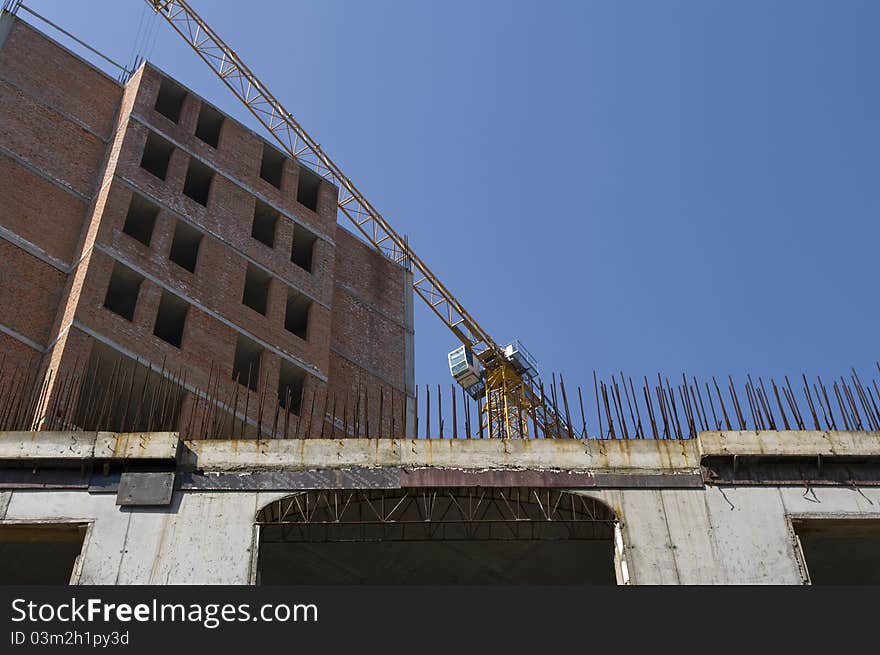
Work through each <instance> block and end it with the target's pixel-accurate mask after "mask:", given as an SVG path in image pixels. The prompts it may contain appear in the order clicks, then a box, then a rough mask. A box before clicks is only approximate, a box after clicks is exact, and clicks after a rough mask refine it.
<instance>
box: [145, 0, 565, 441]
mask: <svg viewBox="0 0 880 655" xmlns="http://www.w3.org/2000/svg"><path fill="white" fill-rule="evenodd" d="M146 2H147V4H149V5H150V6H151V7H152V8H153V10H154V11H156V12H157V13H158V14H159V15H160V16H162V17H163V18H164V19H165V20H166V21H167V22H168V23H169V24H170V25H171V27H172V28H173V29H174V30H175V31H176V32H177V33H178V34H179V35H180V36H181V37H183V39H184V40H185V41H186V42H187V43H188V44H189V46H190V47H191V48H192V49H193V50H194V51H195V52H196V54H198V55H199V57H201V58H202V60H203V61H204V62H205V63H206V64H207V65H208V66H209V67H210V68H211V70H213V71H214V73H216V74H217V76H218V77H219V78H220V80H221V81H222V82H223V83H224V84H225V85H226V86H227V87H228V88H229V89H230V90H231V91H232V93H233V94H234V95H235V96H236V97H237V98H238V99H239V100H240V101H241V102H242V103H243V104H244V106H245V107H247V109H248V110H249V111H250V112H251V114H253V115H254V117H255V118H256V119H257V120H258V121H259V122H260V123H261V124H262V125H263V127H265V128H266V129H267V130H268V131H269V133H270V134H272V136H273V137H274V138H275V140H276V141H278V143H279V144H280V145H281V147H282V148H283V149H284V150H285V151H286V152H287V153H288V154H289V155H290V156H291V157H293V158H294V159H296V160H298V161H299V162H300V163H302V164H305V165H306V166H308V167H309V168H311V169H312V170H313V171H314V172H315V173H317V174H318V175H320V176H321V177H322V178H324V179H326V180H328V181H330V182H332V183H333V184H335V185H336V186H337V187H338V188H339V196H338V200H337V214H342V215H343V216H345V218H346V219H347V220H348V221H350V222H351V223H352V224H353V225H354V227H355V228H356V229H357V230H358V231H359V232H360V234H361V235H362V236H363V238H364V239H365V240H366V241H367V242H368V243H370V244H371V245H372V246H373V247H375V248H376V249H377V250H378V251H379V252H381V253H382V254H383V255H385V256H386V257H387V258H389V259H390V260H392V261H393V262H395V263H397V264H398V265H400V266H402V267H404V268H405V269H406V270H407V271H409V273H410V274H411V276H412V277H411V280H412V287H413V290H414V291H415V293H416V295H418V296H419V297H420V298H421V299H422V300H424V301H425V303H426V304H427V305H428V307H430V308H431V310H432V311H433V312H434V313H435V314H436V315H437V316H438V317H439V318H440V320H441V321H443V323H444V324H445V325H446V327H448V328H449V329H450V330H452V333H453V334H454V335H455V336H456V337H457V338H458V339H459V341H460V342H461V346H460V347H459V348H457V349H456V350H453V351H452V352H451V353H449V356H448V359H449V365H450V372H451V373H452V375H453V377H454V378H455V379H456V381H457V382H458V383H459V384H460V385H461V386H462V387H463V388H464V389H465V391H466V392H467V393H468V394H469V395H470V396H471V397H472V398H474V399H476V400H478V402H479V400H480V399H483V403H482V417H481V420H482V422H483V427H484V428H485V429H486V431H487V434H488V436H489V437H492V438H505V439H506V438H518V437H528V436H529V434H530V432H535V433H540V434H542V435H543V436H545V437H563V436H565V437H568V436H574V435H576V432H575V431H574V430H573V428H572V426H571V425H570V421H566V420H564V419H563V417H562V416H561V414H560V412H559V411H558V410H557V408H556V403H555V402H554V401H553V400H552V399H551V398H548V397H547V396H545V394H544V392H543V387H542V386H540V384H539V383H538V381H537V375H538V370H537V365H536V363H535V360H534V359H533V358H532V357H531V355H529V353H528V351H527V350H526V349H525V348H524V347H523V346H522V344H520V343H519V342H518V341H514V342H512V343H510V344H507V345H505V346H503V347H502V346H500V345H499V344H498V343H497V342H496V341H495V340H493V339H492V337H491V336H489V333H488V332H486V330H484V329H483V328H482V327H481V326H480V324H479V323H477V321H476V320H475V319H474V318H473V316H472V315H471V314H470V312H468V311H467V310H466V309H465V308H464V306H463V305H462V304H461V303H460V302H459V301H458V300H457V299H456V298H455V296H453V295H452V293H451V292H450V291H449V289H447V288H446V286H445V285H444V284H443V283H442V282H441V281H440V279H439V278H438V277H437V276H436V275H435V274H434V273H433V272H432V271H431V269H430V268H428V266H427V264H425V262H424V261H422V259H421V258H419V256H418V255H417V254H416V253H415V251H414V250H413V249H412V248H411V247H410V245H409V243H408V241H407V240H406V239H405V238H403V237H401V236H400V235H399V234H398V233H397V232H396V231H395V230H394V228H393V227H392V226H391V224H390V223H388V221H387V220H386V219H385V218H384V217H383V216H382V214H380V213H379V211H378V210H377V209H376V208H375V207H374V206H373V205H372V203H370V201H369V200H367V198H366V197H365V196H364V195H363V194H362V193H361V192H360V191H359V190H358V188H357V187H356V186H355V185H354V183H353V182H352V181H351V180H350V179H349V178H348V176H346V175H345V173H343V172H342V170H341V169H340V168H339V167H338V166H337V165H336V164H335V163H334V162H333V160H332V159H330V157H329V156H328V155H327V154H326V153H325V152H324V150H323V149H322V148H321V146H320V145H319V144H318V143H317V142H316V141H315V140H314V139H313V138H312V137H311V136H309V134H308V133H307V132H306V131H305V129H303V127H302V126H301V125H300V124H299V123H298V122H297V120H296V119H295V118H294V117H293V115H292V114H291V113H290V112H289V111H287V110H286V109H285V108H284V106H283V105H282V104H281V102H280V101H279V100H278V99H277V98H276V97H275V96H274V95H273V94H272V93H271V92H270V91H269V89H268V88H267V87H266V86H265V85H264V84H263V83H262V82H261V81H260V80H259V78H257V76H256V75H255V74H254V73H253V72H252V71H251V69H250V68H248V66H247V65H246V64H245V63H244V61H242V59H241V58H240V57H239V56H238V55H237V54H236V53H235V51H234V50H233V49H232V48H231V47H229V45H227V43H226V42H225V41H224V40H223V39H222V38H220V36H219V35H218V34H217V33H216V32H215V31H214V30H213V29H212V28H211V27H210V26H209V25H208V24H207V23H206V22H205V20H204V19H203V18H202V17H201V16H199V14H198V13H196V11H195V10H194V9H193V8H192V7H191V6H190V4H189V2H186V1H185V0H146ZM530 423H531V426H530ZM535 436H537V434H535Z"/></svg>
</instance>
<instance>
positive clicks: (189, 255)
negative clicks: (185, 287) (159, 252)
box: [168, 221, 202, 273]
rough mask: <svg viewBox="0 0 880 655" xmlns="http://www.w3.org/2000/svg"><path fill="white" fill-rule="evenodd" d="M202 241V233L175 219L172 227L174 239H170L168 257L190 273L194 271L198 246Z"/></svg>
mask: <svg viewBox="0 0 880 655" xmlns="http://www.w3.org/2000/svg"><path fill="white" fill-rule="evenodd" d="M201 243H202V233H201V232H199V231H198V230H197V229H195V228H194V227H191V226H189V225H187V224H186V223H184V222H183V221H177V225H176V226H175V228H174V239H173V240H172V241H171V252H170V253H169V255H168V259H170V260H171V261H173V262H174V263H175V264H177V265H178V266H181V267H183V268H185V269H186V270H188V271H189V272H191V273H195V272H196V262H197V261H198V259H199V246H201Z"/></svg>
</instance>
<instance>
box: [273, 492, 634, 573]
mask: <svg viewBox="0 0 880 655" xmlns="http://www.w3.org/2000/svg"><path fill="white" fill-rule="evenodd" d="M256 522H257V525H258V532H259V552H258V558H257V562H256V566H257V571H256V582H257V583H258V584H299V585H321V584H377V585H378V584H384V585H401V584H481V585H482V584H556V585H558V584H615V582H616V580H617V579H618V578H620V575H621V574H620V562H619V561H616V559H615V558H616V553H617V551H616V549H615V538H617V540H618V541H619V538H620V531H619V529H618V527H619V526H618V523H617V517H616V516H615V515H614V512H613V511H612V510H611V509H610V508H608V507H607V506H606V505H605V504H603V503H602V502H600V501H598V500H596V499H594V498H591V497H589V496H585V495H583V494H579V493H574V492H568V491H560V490H557V489H546V488H545V489H537V488H519V487H517V488H482V487H480V488H474V487H458V488H420V489H382V490H379V489H372V490H350V489H346V490H321V491H308V492H303V493H299V494H295V495H292V496H288V497H286V498H282V499H281V500H277V501H275V502H272V503H270V504H269V505H267V506H265V507H264V508H263V509H261V510H260V511H259V512H258V513H257V518H256ZM617 559H619V553H617Z"/></svg>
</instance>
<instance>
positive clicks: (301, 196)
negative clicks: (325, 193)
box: [296, 166, 321, 212]
mask: <svg viewBox="0 0 880 655" xmlns="http://www.w3.org/2000/svg"><path fill="white" fill-rule="evenodd" d="M320 190H321V178H320V177H319V176H318V175H316V174H315V173H313V172H312V171H311V170H309V169H308V168H306V167H305V166H300V167H299V179H298V180H297V182H296V201H297V202H298V203H299V204H301V205H302V206H303V207H308V208H309V209H311V210H312V211H313V212H316V211H318V191H320Z"/></svg>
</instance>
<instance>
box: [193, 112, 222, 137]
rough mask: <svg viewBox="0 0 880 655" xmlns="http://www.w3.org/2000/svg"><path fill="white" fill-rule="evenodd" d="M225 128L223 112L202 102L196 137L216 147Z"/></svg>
mask: <svg viewBox="0 0 880 655" xmlns="http://www.w3.org/2000/svg"><path fill="white" fill-rule="evenodd" d="M222 128H223V114H221V113H220V112H219V111H217V110H216V109H214V108H213V107H212V106H210V105H206V104H204V103H203V104H202V108H201V109H200V110H199V120H198V122H197V123H196V137H198V138H199V139H201V140H202V141H204V142H205V143H207V144H208V145H209V146H211V147H212V148H216V147H217V146H218V145H219V143H220V130H221V129H222Z"/></svg>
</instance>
